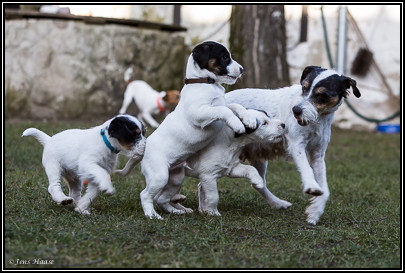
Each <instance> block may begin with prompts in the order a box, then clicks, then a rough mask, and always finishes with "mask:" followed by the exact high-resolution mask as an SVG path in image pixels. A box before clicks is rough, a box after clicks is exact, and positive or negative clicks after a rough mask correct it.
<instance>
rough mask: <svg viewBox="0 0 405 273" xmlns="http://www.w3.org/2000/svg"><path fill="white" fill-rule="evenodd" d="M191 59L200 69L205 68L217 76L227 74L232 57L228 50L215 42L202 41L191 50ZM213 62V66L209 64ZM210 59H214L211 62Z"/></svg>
mask: <svg viewBox="0 0 405 273" xmlns="http://www.w3.org/2000/svg"><path fill="white" fill-rule="evenodd" d="M192 54H193V59H194V61H195V62H196V63H197V64H198V66H199V67H200V68H201V69H207V70H208V71H210V72H212V73H214V74H215V75H218V76H224V75H228V69H227V67H228V65H229V64H230V63H231V61H232V59H231V56H230V54H229V52H228V50H227V49H226V48H225V47H224V46H223V45H221V44H219V43H216V42H204V43H202V44H199V45H197V46H196V47H195V48H194V49H193V51H192ZM210 60H211V63H214V66H212V65H209V64H210ZM212 60H215V61H214V62H212Z"/></svg>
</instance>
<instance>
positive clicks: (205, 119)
mask: <svg viewBox="0 0 405 273" xmlns="http://www.w3.org/2000/svg"><path fill="white" fill-rule="evenodd" d="M190 118H191V120H192V121H193V123H194V124H195V125H196V126H199V127H201V128H204V127H206V126H208V125H209V124H211V123H212V122H214V121H216V120H222V121H224V122H225V123H226V124H227V125H228V126H229V127H230V128H231V129H232V130H233V131H234V132H235V133H238V134H243V133H245V132H246V129H245V126H244V125H243V123H242V122H241V121H240V119H239V118H238V117H237V116H235V115H234V114H233V112H232V111H231V110H230V109H229V108H228V107H226V106H211V105H202V106H200V107H198V109H196V110H195V111H192V112H191V113H190Z"/></svg>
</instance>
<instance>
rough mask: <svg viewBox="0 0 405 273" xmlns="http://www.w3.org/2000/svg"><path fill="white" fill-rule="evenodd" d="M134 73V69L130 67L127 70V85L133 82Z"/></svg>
mask: <svg viewBox="0 0 405 273" xmlns="http://www.w3.org/2000/svg"><path fill="white" fill-rule="evenodd" d="M133 72H134V70H133V69H132V67H129V68H128V69H127V70H125V73H124V80H125V82H126V83H128V82H129V81H130V80H131V78H132V73H133Z"/></svg>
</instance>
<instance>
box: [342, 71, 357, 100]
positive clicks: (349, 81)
mask: <svg viewBox="0 0 405 273" xmlns="http://www.w3.org/2000/svg"><path fill="white" fill-rule="evenodd" d="M342 77H343V80H344V82H345V84H346V89H349V88H350V87H352V89H353V94H354V95H355V96H356V98H360V96H361V94H360V90H359V89H358V88H357V83H356V81H355V80H353V79H352V78H349V77H346V76H342ZM344 97H346V96H344Z"/></svg>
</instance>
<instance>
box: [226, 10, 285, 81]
mask: <svg viewBox="0 0 405 273" xmlns="http://www.w3.org/2000/svg"><path fill="white" fill-rule="evenodd" d="M229 40H230V41H229V42H230V51H231V54H232V58H233V59H234V60H236V61H237V62H238V63H240V64H241V65H242V66H243V68H244V70H245V72H244V75H243V76H242V78H241V79H240V80H238V82H237V83H236V84H235V85H234V86H232V89H237V88H248V87H249V88H279V87H283V86H288V85H290V78H289V72H288V64H287V55H286V29H285V18H284V6H283V5H234V6H233V7H232V15H231V33H230V38H229Z"/></svg>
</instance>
